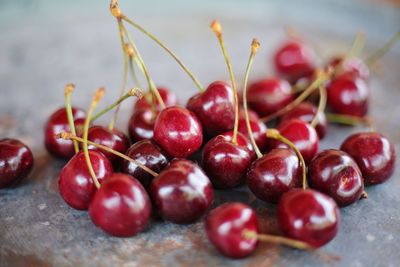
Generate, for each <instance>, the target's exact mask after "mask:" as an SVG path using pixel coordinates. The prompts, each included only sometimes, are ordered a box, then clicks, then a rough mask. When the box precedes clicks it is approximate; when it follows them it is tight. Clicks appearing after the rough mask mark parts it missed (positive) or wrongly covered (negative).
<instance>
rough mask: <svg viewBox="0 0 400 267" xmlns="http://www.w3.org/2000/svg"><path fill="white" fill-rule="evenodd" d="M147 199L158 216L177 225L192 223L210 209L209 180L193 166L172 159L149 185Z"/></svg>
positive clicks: (210, 188) (187, 161) (190, 163)
mask: <svg viewBox="0 0 400 267" xmlns="http://www.w3.org/2000/svg"><path fill="white" fill-rule="evenodd" d="M150 195H151V197H152V200H153V204H154V205H155V207H156V208H157V210H158V212H159V214H160V216H161V217H162V218H164V219H165V220H168V221H171V222H173V223H178V224H186V223H192V222H194V221H196V220H197V219H199V218H200V217H201V216H203V215H204V213H205V212H206V211H207V210H208V208H210V206H211V204H212V202H213V198H214V194H213V189H212V185H211V182H210V180H209V179H208V177H207V176H206V175H205V174H204V172H203V171H202V170H201V169H200V167H198V166H197V165H196V164H194V163H193V162H191V161H189V160H184V159H174V160H172V161H171V162H170V164H169V165H168V166H167V167H166V168H165V169H164V170H163V171H162V172H161V173H160V174H159V175H158V176H157V177H156V178H155V179H154V180H153V181H152V183H151V187H150Z"/></svg>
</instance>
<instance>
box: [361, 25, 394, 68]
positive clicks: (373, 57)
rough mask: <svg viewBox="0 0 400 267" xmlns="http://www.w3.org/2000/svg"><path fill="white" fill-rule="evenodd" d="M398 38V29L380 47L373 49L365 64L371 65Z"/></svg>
mask: <svg viewBox="0 0 400 267" xmlns="http://www.w3.org/2000/svg"><path fill="white" fill-rule="evenodd" d="M399 39H400V31H399V32H397V33H396V34H395V35H394V36H393V37H392V38H390V40H389V41H388V42H387V43H386V44H384V45H383V46H382V47H381V48H379V49H378V50H377V51H375V52H374V53H373V54H372V55H370V56H369V57H368V58H367V59H366V60H365V63H366V64H367V66H369V67H371V66H373V65H374V64H375V63H376V61H378V59H380V58H381V57H383V56H384V55H385V54H386V53H387V52H388V51H389V50H390V49H391V48H392V47H393V45H395V44H396V42H397V41H398V40H399Z"/></svg>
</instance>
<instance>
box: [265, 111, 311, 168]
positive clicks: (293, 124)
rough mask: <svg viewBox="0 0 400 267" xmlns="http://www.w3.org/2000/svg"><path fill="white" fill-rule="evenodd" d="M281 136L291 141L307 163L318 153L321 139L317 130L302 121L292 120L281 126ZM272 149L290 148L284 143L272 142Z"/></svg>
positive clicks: (279, 128) (279, 127)
mask: <svg viewBox="0 0 400 267" xmlns="http://www.w3.org/2000/svg"><path fill="white" fill-rule="evenodd" d="M277 129H278V130H279V132H280V133H281V135H283V136H284V137H286V138H287V139H289V140H290V141H291V142H292V143H293V144H294V145H295V146H296V147H297V149H298V150H299V151H300V153H301V155H302V156H303V158H304V160H305V161H306V162H309V161H311V159H312V158H313V157H314V156H315V155H316V154H317V153H318V148H319V139H318V135H317V132H316V131H315V129H314V128H313V127H312V126H311V125H310V124H308V123H306V122H304V121H302V120H300V119H290V120H287V121H283V122H282V123H280V124H279V126H278V128H277ZM270 147H271V148H278V147H284V148H287V147H288V146H287V145H286V144H284V143H282V142H279V141H276V140H271V141H270Z"/></svg>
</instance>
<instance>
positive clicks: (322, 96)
mask: <svg viewBox="0 0 400 267" xmlns="http://www.w3.org/2000/svg"><path fill="white" fill-rule="evenodd" d="M326 101H327V97H326V88H325V87H323V86H322V85H320V86H319V103H318V109H317V113H315V115H314V118H313V119H312V121H311V123H310V125H311V126H312V127H314V128H315V127H316V126H317V124H318V122H319V116H320V114H322V113H324V111H325V108H326Z"/></svg>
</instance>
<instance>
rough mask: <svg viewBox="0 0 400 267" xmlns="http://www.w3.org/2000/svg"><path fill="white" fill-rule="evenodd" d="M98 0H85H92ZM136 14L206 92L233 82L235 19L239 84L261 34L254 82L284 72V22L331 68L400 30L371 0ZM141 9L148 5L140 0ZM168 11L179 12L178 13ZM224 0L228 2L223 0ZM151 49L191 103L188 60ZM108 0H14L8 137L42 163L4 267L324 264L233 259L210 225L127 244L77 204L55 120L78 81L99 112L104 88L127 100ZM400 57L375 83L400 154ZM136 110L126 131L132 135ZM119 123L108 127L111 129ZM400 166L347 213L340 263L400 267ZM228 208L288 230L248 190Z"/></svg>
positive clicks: (17, 195) (158, 69)
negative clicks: (333, 58)
mask: <svg viewBox="0 0 400 267" xmlns="http://www.w3.org/2000/svg"><path fill="white" fill-rule="evenodd" d="M81 2H84V1H81ZM121 2H122V3H123V4H122V8H123V9H124V10H125V13H127V14H129V15H131V16H132V17H134V18H136V19H137V21H140V22H142V24H144V25H146V26H147V28H149V29H152V31H153V32H154V33H156V34H157V35H159V36H160V37H161V38H162V39H164V40H166V42H167V43H168V44H170V46H171V47H172V48H173V49H174V50H175V51H176V52H177V53H178V54H179V55H181V57H182V59H183V60H184V61H185V62H187V64H188V65H189V66H190V67H191V68H192V69H193V71H194V72H195V73H197V75H198V76H199V78H200V79H201V80H202V81H203V82H204V83H209V82H211V81H213V80H216V79H221V78H222V79H226V78H227V77H228V75H227V71H226V68H225V65H224V61H223V58H222V55H221V54H220V50H219V47H218V45H217V42H216V40H215V37H214V36H213V34H212V33H211V31H210V30H209V28H208V24H209V22H210V21H211V19H213V18H218V19H220V21H221V22H222V23H223V26H224V30H225V36H226V43H227V47H228V49H229V52H230V54H231V55H232V60H233V64H234V69H235V71H236V73H237V78H238V80H239V81H241V80H242V77H243V73H244V68H245V64H246V60H247V56H248V52H249V44H250V41H251V38H252V37H254V36H257V37H258V38H259V39H260V41H261V43H262V49H261V52H260V53H259V55H258V56H257V58H256V61H255V66H254V72H253V73H252V77H253V78H256V77H262V76H263V75H264V76H265V75H268V74H271V73H272V69H271V64H270V62H271V61H270V60H267V59H268V58H270V56H271V53H272V51H273V50H274V48H275V47H276V46H277V44H278V43H279V42H280V41H281V40H282V39H283V37H284V31H283V28H282V27H283V26H285V25H291V26H293V27H295V28H296V29H297V30H298V31H299V32H300V33H301V35H303V36H304V38H305V39H306V40H310V42H311V43H312V44H313V45H314V46H315V47H316V48H317V51H318V53H319V54H320V56H321V58H322V59H326V58H327V57H328V56H330V55H333V54H336V53H340V52H345V51H346V49H348V47H349V45H350V43H351V40H352V38H353V35H354V33H355V32H356V31H357V30H359V29H363V30H364V31H365V32H366V33H367V36H368V45H367V48H366V51H367V52H371V51H373V49H374V48H377V47H378V46H379V44H382V43H383V42H384V40H387V39H388V38H389V37H390V36H391V35H392V34H393V33H394V32H396V31H397V30H398V26H399V25H400V10H399V8H398V7H394V6H390V5H383V4H381V5H378V4H377V3H375V2H367V1H351V2H352V3H347V2H350V1H344V0H343V1H318V2H317V1H309V0H303V1H268V2H264V1H252V2H248V1H218V3H214V1H201V2H199V3H197V4H193V3H192V4H191V3H189V1H172V2H171V1H165V2H162V1H158V2H153V1H151V2H152V3H147V4H143V3H142V4H136V5H134V4H133V3H130V4H128V3H124V2H127V1H121ZM135 2H137V1H135ZM166 2H168V3H166ZM215 2H216V1H215ZM135 36H136V37H137V38H136V39H138V38H139V37H140V38H139V39H140V41H139V47H141V48H142V53H143V56H144V59H145V60H146V62H147V65H148V67H149V69H150V72H151V73H152V74H153V78H154V79H155V80H156V82H157V83H158V84H162V85H166V86H168V87H170V88H171V89H172V90H175V92H177V94H178V95H179V98H180V100H181V103H184V102H185V100H186V99H187V98H188V97H189V96H190V95H192V94H194V93H195V87H194V86H193V84H192V83H191V81H190V80H189V79H188V78H187V77H186V76H185V75H184V74H183V72H182V71H181V70H180V69H179V68H178V67H177V65H175V63H174V62H173V61H172V60H171V59H170V58H168V56H166V54H165V53H164V52H162V51H161V50H160V49H159V48H158V47H157V46H155V45H154V44H152V43H151V42H150V41H148V40H147V39H146V38H145V37H144V36H142V35H139V34H135ZM118 41H119V40H118V35H117V27H116V23H115V21H114V20H113V18H112V17H111V15H110V14H109V13H108V1H106V0H104V1H94V0H92V1H85V3H82V4H80V6H79V5H78V2H69V1H19V2H17V1H7V0H3V1H0V137H1V138H3V137H15V138H20V139H21V140H23V141H25V142H26V143H27V144H29V145H30V146H31V147H32V149H33V152H34V154H35V161H36V162H35V168H34V170H33V173H32V174H31V176H30V178H29V179H27V180H26V181H24V182H23V183H22V184H21V185H19V186H18V187H15V188H11V189H6V190H0V266H1V267H4V266H226V265H231V266H323V265H325V264H328V263H326V262H325V261H324V260H323V259H321V258H319V257H318V256H316V254H313V253H306V252H301V251H296V250H292V249H288V248H283V247H280V246H275V245H268V244H262V245H260V246H259V248H258V249H257V251H256V252H255V253H254V255H252V256H251V257H249V258H247V259H244V260H230V259H227V258H225V257H222V256H221V255H220V254H219V253H217V252H216V251H215V249H214V248H213V247H212V246H211V245H210V243H209V242H208V241H207V239H206V237H205V235H204V231H203V222H202V221H199V222H198V223H195V224H192V225H187V226H178V225H174V224H171V223H168V222H154V223H152V224H151V225H150V226H149V227H148V229H147V230H146V231H145V232H143V233H141V234H139V235H137V236H136V237H133V238H113V237H110V236H108V235H106V234H104V233H103V232H102V231H100V230H99V229H97V228H96V227H94V225H93V224H92V223H91V221H90V219H89V217H88V215H87V213H86V212H80V211H76V210H73V209H71V208H69V207H68V206H67V205H66V204H65V203H64V202H63V200H62V199H61V198H60V196H59V194H58V190H57V176H58V173H59V171H60V169H61V167H62V166H63V164H64V162H61V161H57V160H55V159H53V158H51V157H50V156H49V155H48V154H47V153H46V151H45V150H44V148H43V142H42V139H43V124H44V122H45V120H46V118H48V116H49V115H50V113H51V112H52V111H53V110H55V109H56V108H58V107H59V106H62V105H63V86H64V84H65V83H67V82H70V81H73V82H75V83H76V85H77V90H76V92H75V94H74V96H73V101H74V103H75V104H76V105H78V106H81V107H86V106H87V105H88V103H89V99H90V98H91V95H92V93H93V91H94V89H95V88H97V87H99V86H102V85H104V86H106V87H107V88H108V89H109V90H108V93H107V97H106V99H105V100H104V101H103V103H102V104H103V105H106V104H107V103H111V102H112V101H113V100H114V99H115V98H116V97H117V95H118V90H119V89H118V88H119V84H120V80H121V76H122V57H121V53H120V45H119V43H118ZM399 59H400V49H399V46H397V48H395V49H394V50H393V51H392V52H390V54H389V55H388V56H386V57H385V58H384V59H383V60H382V68H381V73H380V74H378V75H374V78H373V79H372V80H371V82H370V85H371V89H372V95H373V98H372V108H371V114H372V115H373V116H374V117H375V118H376V120H377V125H378V129H379V130H380V131H382V132H384V133H385V134H386V135H387V136H388V137H389V138H390V139H391V140H392V141H393V142H394V143H395V146H396V149H397V151H398V152H399V151H400V147H399V146H400V131H399V129H400V120H399V119H398V116H399V115H400V105H399V101H400V88H399V84H400V76H399V69H400V60H399ZM131 105H132V102H130V103H126V104H125V105H124V106H123V111H124V112H123V113H122V116H121V118H120V120H119V122H118V125H119V127H120V128H122V129H125V128H126V122H127V119H128V118H129V113H130V110H131ZM107 120H108V118H105V119H104V120H103V121H104V122H106V121H107ZM359 130H361V129H360V128H347V127H337V126H336V127H335V126H330V128H329V133H328V137H327V138H326V139H325V140H324V141H323V142H322V148H328V147H333V148H337V147H338V146H339V144H340V143H341V141H342V140H343V139H344V138H345V136H347V135H348V134H349V133H351V132H356V131H359ZM399 174H400V168H397V170H396V172H395V174H394V175H393V178H392V179H391V180H390V181H389V182H387V183H385V184H383V185H379V186H375V187H370V188H368V189H367V191H368V194H369V198H368V199H367V200H361V201H359V202H357V203H356V204H354V205H352V206H350V207H347V208H344V209H342V210H341V214H342V225H341V228H340V231H339V234H338V235H337V237H336V238H335V239H334V240H333V241H332V242H331V243H329V244H328V245H327V246H325V247H324V248H323V249H322V250H323V251H324V252H328V253H332V254H334V255H338V256H340V257H341V258H342V259H341V261H339V262H334V263H331V264H333V265H337V266H354V267H358V266H398V264H399V263H400V253H399V250H400V245H399V244H400V239H399V233H400V208H399V206H400V194H399V193H400V179H399ZM228 200H238V201H243V202H246V203H250V204H251V205H252V206H254V207H255V208H256V209H257V212H258V213H259V215H260V217H261V220H262V225H263V229H264V230H265V231H266V232H269V233H279V230H278V226H277V224H276V220H275V216H274V215H275V207H274V206H272V205H266V204H264V203H261V202H260V201H257V200H256V199H255V198H254V196H252V194H250V193H249V192H248V191H247V190H246V189H245V188H238V189H236V190H234V191H226V192H218V193H217V199H216V201H215V205H217V204H219V203H221V202H223V201H228Z"/></svg>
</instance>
